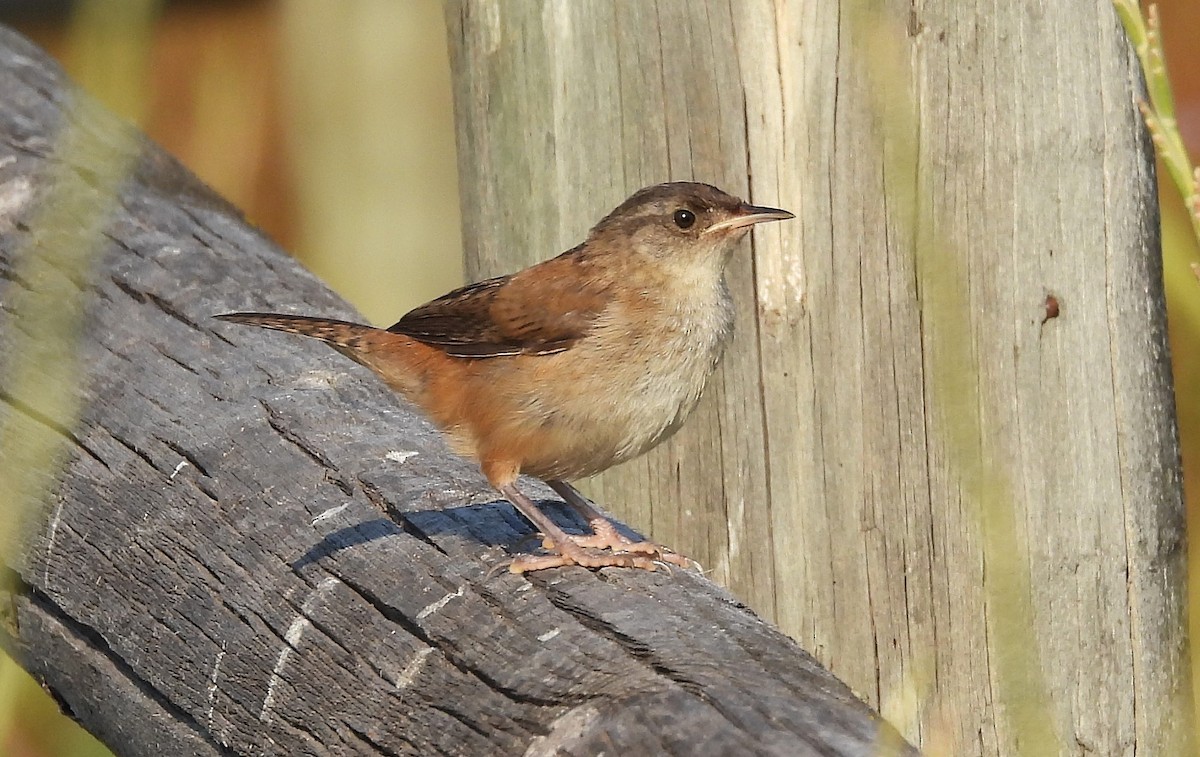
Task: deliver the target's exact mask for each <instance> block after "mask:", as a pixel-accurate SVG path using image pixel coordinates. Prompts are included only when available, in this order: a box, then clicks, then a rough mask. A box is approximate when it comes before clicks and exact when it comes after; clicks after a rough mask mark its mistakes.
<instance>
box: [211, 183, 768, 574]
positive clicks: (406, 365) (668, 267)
mask: <svg viewBox="0 0 1200 757" xmlns="http://www.w3.org/2000/svg"><path fill="white" fill-rule="evenodd" d="M788 218H792V214H791V213H789V212H787V211H786V210H778V209H776V208H766V207H759V206H756V205H748V204H746V203H744V202H742V201H741V200H739V199H738V198H736V197H733V196H731V195H729V194H726V193H725V192H723V191H721V190H720V189H717V188H716V187H713V186H709V185H708V184H698V183H692V182H675V183H670V184H658V185H656V186H652V187H646V188H645V189H642V190H640V191H638V192H636V193H635V194H634V195H633V196H632V197H630V198H629V199H628V200H626V201H625V202H623V203H621V204H620V205H619V206H617V208H616V209H615V210H613V211H612V212H611V213H609V214H608V215H607V216H605V217H604V218H603V219H602V220H601V221H600V222H599V223H597V224H596V225H595V226H594V227H593V228H592V230H591V231H590V232H589V233H588V236H587V239H586V240H585V241H584V242H583V243H582V244H580V245H579V246H577V247H574V248H572V249H570V250H568V251H566V252H564V253H562V254H561V255H559V256H558V257H555V258H552V259H550V260H546V261H544V262H541V263H538V264H537V265H534V266H532V267H530V268H526V269H525V270H523V271H519V272H517V273H514V274H510V275H508V276H499V277H497V278H493V279H487V280H485V281H480V282H478V283H475V284H470V285H468V286H465V287H462V288H461V289H456V290H454V291H453V292H450V293H449V294H446V295H444V296H442V297H439V298H437V299H436V300H433V301H432V302H429V303H427V304H425V305H422V306H420V307H418V308H416V309H415V310H413V311H411V312H410V313H408V314H407V315H405V316H404V317H403V318H401V319H400V320H399V321H398V322H397V323H396V324H395V325H394V326H392V327H391V328H388V329H379V328H374V327H372V326H365V325H361V324H356V323H347V322H345V321H336V320H330V319H326V318H310V317H307V316H296V315H283V314H276V313H228V314H225V315H220V316H217V317H218V318H221V319H224V320H227V321H235V322H237V323H245V324H252V325H255V326H262V327H264V328H268V329H276V330H278V331H287V332H291V333H293V334H301V335H303V336H308V337H313V338H316V339H320V340H321V341H323V342H325V343H326V344H328V345H330V346H331V347H333V349H335V350H337V351H338V352H340V353H342V354H343V355H345V356H346V357H348V358H350V359H351V360H354V361H355V362H357V363H360V364H362V365H364V366H366V367H367V368H369V369H371V370H372V371H374V372H375V373H376V374H378V375H379V377H380V378H382V379H383V381H384V382H385V383H386V384H387V385H388V386H390V387H391V388H392V389H394V390H395V391H397V392H399V393H400V394H402V395H403V396H404V397H405V398H407V399H408V400H410V401H411V402H413V403H414V404H416V405H417V406H418V407H420V408H421V409H422V410H423V411H424V412H425V414H426V415H428V416H429V418H431V419H432V420H433V422H434V423H435V424H437V426H438V427H439V428H441V430H442V431H443V432H444V433H445V434H446V435H447V436H448V437H449V439H450V442H451V444H452V446H453V447H454V449H455V450H456V451H458V452H460V453H462V454H464V455H466V456H468V457H471V458H473V459H474V460H476V461H478V463H479V465H480V467H481V468H482V469H483V473H484V475H485V476H487V479H488V481H489V482H491V484H492V486H494V487H496V489H497V490H498V491H499V492H500V493H501V494H502V495H504V497H505V498H506V499H507V500H508V501H509V502H511V503H512V504H513V506H515V507H516V508H517V510H519V511H520V512H521V513H522V514H523V515H524V516H525V517H526V518H528V519H529V520H530V521H531V522H532V523H533V524H534V525H535V526H536V527H537V529H538V530H539V531H541V533H542V536H543V538H544V542H543V546H544V548H545V550H546V552H547V553H548V554H542V555H523V556H519V557H517V558H516V559H515V560H514V561H513V562H512V564H511V566H510V569H511V570H513V571H514V572H522V571H529V570H539V569H542V568H550V567H557V566H562V565H582V566H585V567H589V568H598V567H605V566H626V567H635V568H645V569H649V570H654V568H655V564H656V562H659V561H665V562H670V563H675V564H677V565H687V564H690V561H688V560H686V558H683V557H682V556H680V555H678V554H676V553H674V552H671V551H670V550H668V549H666V548H665V547H661V546H659V545H657V544H653V543H651V542H645V541H643V542H635V541H632V540H630V539H627V538H626V537H624V536H623V535H621V534H620V533H618V532H617V530H616V528H615V527H614V526H613V524H612V523H611V522H610V521H608V520H607V519H606V518H605V517H604V516H603V515H601V514H600V513H599V512H598V511H597V510H596V509H595V508H594V507H592V505H591V504H590V503H589V502H588V501H587V499H585V498H584V497H583V496H582V495H581V494H579V493H578V492H577V491H576V490H575V489H574V488H573V487H572V486H571V485H570V484H568V483H567V481H568V480H572V479H577V478H583V477H587V476H591V475H594V474H596V473H599V472H600V471H603V470H605V469H607V468H609V467H611V466H613V465H616V464H618V463H622V462H625V461H626V460H630V459H632V458H634V457H637V456H638V455H641V454H642V453H644V452H646V451H647V450H649V449H651V448H652V447H654V446H655V445H657V444H659V443H660V442H662V441H663V440H664V439H666V438H668V437H669V436H671V434H673V433H675V431H676V430H677V429H678V428H679V427H680V425H681V424H682V423H683V421H684V419H686V418H687V416H688V414H689V413H691V411H692V409H693V408H694V407H695V406H696V402H697V401H698V400H699V398H700V393H701V392H702V391H703V390H704V384H705V382H706V381H707V380H708V377H709V376H710V375H711V374H712V372H713V370H714V369H715V368H716V366H717V362H718V361H719V360H720V358H721V354H722V352H723V351H724V349H725V344H726V343H727V342H728V341H729V337H730V334H731V332H732V328H733V302H732V300H731V299H730V295H729V287H728V286H727V284H726V282H725V265H726V263H727V262H728V261H729V258H730V255H731V254H732V252H733V250H734V247H735V245H736V243H737V241H738V240H739V239H741V238H742V237H743V236H744V235H745V234H746V232H747V231H749V229H750V227H751V226H753V225H754V224H757V223H762V222H764V221H781V220H785V219H788ZM521 473H525V474H528V475H531V476H534V477H536V478H539V479H542V480H543V481H545V482H546V483H547V484H549V485H550V487H551V488H552V489H553V490H554V491H555V492H557V493H558V494H559V495H561V496H562V497H563V498H564V500H566V502H567V503H568V504H570V505H571V506H572V507H574V508H575V509H576V510H578V511H579V512H580V513H581V514H582V515H583V517H584V518H585V519H586V520H587V521H588V523H589V525H590V526H591V528H592V533H591V534H587V535H584V536H577V535H571V534H567V533H565V532H564V531H563V530H562V529H561V528H559V527H558V525H556V524H555V523H554V521H552V520H551V519H550V518H549V517H547V516H546V515H545V514H544V513H543V512H542V511H541V510H540V509H538V507H537V505H535V504H534V503H533V502H532V501H531V500H530V499H529V498H528V497H526V496H525V495H524V494H523V493H521V491H520V490H519V489H518V488H517V476H518V475H519V474H521Z"/></svg>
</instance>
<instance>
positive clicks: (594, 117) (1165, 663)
mask: <svg viewBox="0 0 1200 757" xmlns="http://www.w3.org/2000/svg"><path fill="white" fill-rule="evenodd" d="M863 13H866V14H867V15H866V16H862V14H863ZM447 18H448V22H449V25H450V35H451V37H450V38H451V47H452V61H453V66H454V69H455V86H456V102H457V110H458V130H459V161H460V167H461V168H460V182H461V188H462V195H463V205H464V214H465V231H466V241H467V251H468V269H469V272H470V273H471V274H472V275H473V276H483V275H491V274H496V273H501V272H507V271H511V270H514V269H516V268H518V267H521V266H523V265H526V264H528V263H531V262H533V261H535V260H538V259H541V258H544V257H547V256H549V255H551V254H554V253H556V252H558V251H560V250H562V249H565V248H566V247H567V246H568V245H570V244H573V243H575V242H577V241H578V240H579V239H581V237H582V235H583V234H584V232H585V231H586V229H587V226H588V225H589V224H590V222H591V221H592V220H593V219H594V218H595V216H596V213H597V212H598V211H600V210H604V209H607V208H609V207H612V205H613V204H614V203H615V202H617V201H619V200H620V199H621V198H623V197H624V196H625V195H626V194H628V192H629V191H630V190H632V189H635V188H637V187H640V186H642V185H645V184H649V183H653V182H658V181H664V180H671V179H697V180H701V181H708V182H711V183H714V184H717V185H720V186H722V187H724V188H726V189H729V190H730V191H733V192H740V193H743V194H744V195H747V196H748V197H749V199H751V200H752V201H757V202H763V203H768V204H775V205H778V206H780V207H786V208H788V209H791V210H793V211H795V212H797V214H798V221H797V222H794V223H791V224H788V225H786V226H779V227H776V228H764V229H761V230H757V231H756V232H755V235H754V241H753V250H751V249H750V245H749V244H747V246H746V249H744V250H743V253H742V254H741V255H740V256H739V257H737V258H736V259H735V261H734V262H733V264H732V266H731V276H730V278H731V284H732V288H733V290H734V296H735V298H736V300H737V303H738V308H739V316H738V323H737V335H736V338H735V342H734V344H733V346H732V347H731V349H730V350H729V352H728V353H727V355H726V358H725V362H724V365H723V367H722V369H721V371H720V374H719V376H718V377H716V379H715V381H714V382H713V383H712V384H711V385H710V388H709V391H708V394H707V397H706V398H705V400H704V401H703V402H702V405H701V407H700V408H699V409H698V410H697V412H696V414H695V415H694V417H693V418H692V419H691V421H689V423H688V424H687V425H686V426H685V428H684V429H683V431H682V432H681V433H680V434H679V435H678V436H677V437H676V438H675V439H674V440H673V441H672V442H671V443H669V444H667V445H665V446H663V447H662V448H660V449H658V450H656V451H654V452H653V453H652V454H651V455H649V456H648V457H646V458H643V459H640V460H638V461H635V462H633V463H630V464H629V465H627V466H626V467H624V468H623V469H617V470H614V471H610V472H608V473H606V474H604V475H602V476H600V477H599V478H598V479H597V480H595V481H593V482H592V483H591V485H590V491H591V492H592V493H593V494H594V496H595V497H596V499H597V500H598V501H599V502H601V503H602V504H603V505H605V506H607V507H610V508H612V509H613V511H614V512H616V513H618V514H619V515H620V516H621V517H623V518H625V519H627V520H628V521H630V522H631V523H633V524H634V525H636V526H638V527H640V528H642V529H644V530H645V531H647V532H648V533H649V534H651V535H652V536H653V538H655V539H656V540H659V541H662V542H664V543H667V544H670V545H672V546H674V547H676V548H677V549H679V550H680V551H682V552H684V553H687V554H690V555H692V556H693V557H695V558H697V559H698V560H700V561H701V562H702V563H703V564H705V565H706V566H707V567H708V568H710V569H712V571H713V575H714V576H715V577H716V578H717V579H718V580H719V581H721V582H723V583H726V584H727V585H728V586H730V587H731V588H732V589H733V591H734V593H735V594H737V595H738V596H740V597H742V598H744V599H745V600H746V601H747V602H748V603H749V604H750V605H751V606H752V607H754V608H755V609H756V610H758V611H759V612H761V613H763V614H764V615H766V616H767V617H770V618H773V619H775V620H776V621H777V622H778V623H779V624H780V625H781V626H782V627H783V628H784V629H785V630H786V631H787V632H788V633H790V634H791V635H793V636H794V637H795V638H796V639H798V640H800V642H801V643H802V644H803V645H804V646H806V647H807V648H809V649H811V650H813V651H814V653H815V654H816V655H817V656H818V657H819V658H820V659H821V660H822V661H823V662H825V663H826V664H828V665H830V666H831V667H832V669H833V670H835V671H836V672H838V674H839V675H841V676H843V677H845V679H846V680H847V681H849V682H850V683H851V685H852V686H853V687H854V688H855V689H856V690H857V691H859V692H861V693H862V694H863V695H864V696H866V697H867V698H868V699H869V700H870V701H871V702H873V703H875V704H876V705H878V706H881V707H882V708H883V710H884V712H885V714H889V713H890V714H892V715H893V716H894V717H895V719H896V720H897V721H898V724H899V725H901V727H902V730H903V731H904V732H905V734H906V735H907V736H909V737H910V738H913V739H917V740H920V741H924V742H925V743H927V744H929V745H931V746H933V745H938V744H950V745H952V751H953V753H957V754H985V755H993V754H1015V753H1016V749H1017V745H1018V743H1019V742H1020V740H1021V738H1022V729H1023V728H1024V726H1023V725H1022V723H1023V722H1024V720H1023V718H1024V717H1025V715H1027V714H1030V713H1029V712H1028V711H1032V715H1031V717H1032V718H1033V719H1034V720H1039V719H1040V721H1039V722H1040V723H1041V725H1042V726H1046V727H1049V728H1051V729H1053V731H1054V732H1055V733H1056V734H1057V738H1058V739H1059V740H1060V742H1061V743H1063V744H1074V743H1078V744H1080V745H1082V747H1081V748H1084V749H1086V750H1090V751H1093V752H1095V753H1098V754H1121V753H1130V752H1131V751H1132V750H1134V749H1137V750H1138V751H1143V750H1144V751H1146V752H1147V753H1154V754H1167V753H1183V752H1176V751H1172V750H1174V749H1180V748H1184V745H1185V743H1186V742H1187V741H1188V739H1189V738H1190V726H1189V725H1187V723H1188V718H1187V717H1186V715H1187V714H1188V713H1190V684H1189V682H1188V663H1187V653H1186V634H1185V627H1184V618H1183V614H1182V601H1183V594H1184V592H1183V586H1184V540H1183V510H1182V505H1181V495H1180V488H1179V470H1178V450H1177V441H1176V432H1175V425H1174V419H1173V403H1172V396H1171V386H1170V375H1169V371H1168V361H1167V355H1166V342H1165V329H1164V319H1163V302H1162V288H1161V283H1160V272H1159V258H1158V248H1157V242H1158V239H1157V233H1158V232H1157V209H1156V199H1155V188H1154V181H1153V163H1152V157H1151V154H1150V150H1149V146H1148V143H1147V139H1146V134H1145V131H1144V129H1143V128H1142V125H1141V123H1140V121H1139V118H1138V115H1137V112H1136V110H1135V108H1134V107H1133V99H1134V97H1135V96H1136V93H1137V90H1138V79H1139V77H1138V74H1137V67H1136V60H1135V58H1134V56H1133V55H1132V54H1131V51H1130V50H1129V48H1128V45H1127V43H1126V41H1125V38H1124V35H1123V34H1122V31H1121V28H1120V24H1119V23H1118V21H1117V18H1116V16H1115V14H1114V13H1113V11H1112V9H1111V7H1110V5H1109V3H1108V2H1106V1H1104V0H1100V1H1099V2H1097V1H1096V0H1066V1H1065V2H1059V3H1053V4H1041V5H1038V6H1037V7H1036V8H1035V7H1033V6H1029V5H1026V4H1019V3H1018V4H1011V3H1010V4H1003V3H1001V4H992V5H988V6H986V7H985V6H974V5H970V4H966V5H964V4H963V3H960V2H952V1H951V0H936V1H935V2H926V3H921V4H919V5H916V6H914V5H911V4H910V3H908V2H877V3H869V2H860V3H850V4H840V5H839V4H834V3H821V2H803V1H801V0H784V1H782V2H773V3H768V2H746V3H734V4H730V3H721V2H683V1H682V0H679V1H677V2H672V1H670V0H663V1H662V2H655V3H649V2H647V3H642V2H639V3H627V2H618V1H616V0H593V1H592V2H549V1H541V0H525V1H524V2H504V3H493V2H466V1H464V0H452V1H451V2H449V3H448V6H447ZM856 18H857V19H858V20H856ZM864 18H865V19H866V21H864V20H863V19H864ZM879 19H882V20H883V22H882V24H881V25H874V24H876V22H877V21H878V20H879ZM864 24H866V25H868V26H870V28H864ZM872 34H882V35H883V36H882V37H878V36H875V37H872V36H871V35H872ZM881 40H882V41H883V42H886V43H887V44H885V45H883V47H884V48H887V47H888V45H891V46H894V47H897V48H898V49H899V50H900V51H901V54H900V55H899V56H897V57H896V59H895V61H892V62H894V63H896V64H897V65H896V67H895V68H896V70H895V71H893V72H892V73H893V74H894V75H895V77H896V81H898V83H899V87H898V89H897V91H895V92H883V93H881V92H879V91H877V90H873V89H872V87H873V84H872V76H871V73H870V72H871V69H872V65H873V62H872V60H871V56H873V55H875V54H878V53H880V52H881V50H880V49H879V48H877V47H876V46H875V45H874V44H873V42H879V41H881ZM875 81H876V84H877V83H878V77H877V78H876V80H875ZM893 97H899V98H900V99H901V100H902V101H904V102H906V103H912V104H913V105H912V110H911V113H912V120H911V122H902V123H901V124H900V125H901V127H902V128H903V129H905V131H904V133H905V134H908V135H909V136H908V137H906V139H911V140H912V144H913V146H914V148H913V150H912V160H911V161H909V162H906V161H905V160H904V159H901V160H896V155H897V153H898V152H903V151H904V150H903V148H902V146H901V147H898V146H897V140H895V139H893V138H892V137H891V136H889V131H888V130H889V129H890V128H893V127H894V126H895V124H894V123H891V122H888V115H887V114H888V108H887V107H881V102H886V101H887V100H888V99H889V98H893ZM899 110H900V112H902V113H905V114H907V113H909V112H910V110H909V109H908V106H906V105H903V104H902V106H901V107H900V108H899ZM899 141H900V142H901V143H902V142H903V141H904V140H903V139H901V140H899ZM903 157H904V156H903V155H902V156H901V158H903ZM897 166H899V167H900V169H901V172H900V175H896V169H897ZM898 198H899V201H897V200H898ZM889 200H890V201H889ZM528 219H536V222H531V221H529V220H528ZM932 244H937V245H939V247H940V249H942V250H944V251H945V252H946V254H948V255H950V256H951V257H950V258H948V259H949V260H951V261H953V265H952V266H950V267H949V269H948V270H941V269H942V268H944V267H943V266H939V265H936V261H937V260H938V258H936V257H929V256H923V251H924V249H925V246H926V245H932ZM939 291H948V292H951V293H955V295H954V296H956V297H959V296H961V298H962V299H961V303H962V305H963V307H962V308H961V309H960V311H958V312H954V313H952V314H951V316H952V317H951V318H950V319H948V320H947V319H946V318H945V317H944V316H945V312H942V311H944V308H943V309H942V311H939V309H938V307H937V303H938V302H939V301H941V302H943V303H944V302H945V301H946V300H944V299H942V300H938V297H937V296H936V294H937V292H939ZM958 355H966V356H968V357H969V360H967V361H965V362H964V364H962V365H961V366H955V365H950V366H947V361H948V360H950V359H951V358H954V356H958ZM955 371H957V373H955ZM938 376H948V377H950V380H948V381H940V380H939V379H938V378H937V377H938ZM970 398H973V400H974V401H971V402H967V403H965V404H964V402H963V400H964V399H970ZM964 431H965V432H966V433H965V434H964V433H963V432H964ZM964 439H966V443H963V440H964ZM989 482H991V483H996V482H999V483H1000V484H1002V485H1000V486H990V484H989ZM985 500H986V501H985ZM989 502H990V504H989ZM1018 610H1019V611H1018ZM1021 639H1028V640H1032V643H1031V644H1029V645H1024V646H1023V645H1022V644H1021V643H1020V640H1021ZM1010 663H1011V664H1010ZM1006 666H1007V667H1006ZM1014 671H1016V672H1014ZM910 693H911V694H913V695H914V698H915V701H917V702H919V703H920V707H919V708H915V709H914V708H911V707H905V706H904V704H903V703H904V702H905V701H906V699H905V698H906V695H907V694H910ZM1043 703H1044V704H1046V705H1047V706H1046V707H1045V708H1043V707H1042V706H1041V705H1042V704H1043ZM1026 725H1028V724H1027V723H1026ZM1033 730H1034V731H1035V732H1037V733H1043V732H1044V730H1039V728H1034V729H1033ZM1030 738H1031V734H1030V733H1029V732H1028V731H1026V732H1025V741H1024V742H1023V745H1024V746H1026V747H1028V746H1030V743H1029V739H1030ZM1041 748H1044V749H1047V750H1051V751H1053V750H1054V749H1055V747H1054V746H1053V745H1052V744H1042V745H1041Z"/></svg>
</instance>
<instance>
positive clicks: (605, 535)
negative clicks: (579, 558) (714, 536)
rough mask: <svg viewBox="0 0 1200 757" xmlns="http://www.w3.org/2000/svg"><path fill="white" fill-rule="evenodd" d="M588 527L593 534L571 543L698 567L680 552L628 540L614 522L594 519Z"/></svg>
mask: <svg viewBox="0 0 1200 757" xmlns="http://www.w3.org/2000/svg"><path fill="white" fill-rule="evenodd" d="M588 525H590V526H591V527H592V533H590V534H587V535H584V536H572V537H571V541H573V542H575V543H576V544H578V545H579V546H581V547H589V548H592V549H608V550H612V551H613V552H616V553H622V552H625V553H633V554H639V555H649V556H650V557H651V558H652V559H653V560H655V561H656V562H665V563H670V564H671V565H678V566H679V567H681V568H692V567H696V561H695V560H692V559H691V558H690V557H684V556H683V555H681V554H679V553H678V552H672V551H671V550H669V549H667V548H666V547H664V546H663V545H661V544H655V543H654V542H652V541H634V540H633V539H630V538H628V537H627V536H625V535H624V534H622V533H621V532H620V531H618V530H617V527H616V526H614V525H613V524H612V521H610V520H608V519H607V518H593V519H592V520H591V521H590V522H589V523H588Z"/></svg>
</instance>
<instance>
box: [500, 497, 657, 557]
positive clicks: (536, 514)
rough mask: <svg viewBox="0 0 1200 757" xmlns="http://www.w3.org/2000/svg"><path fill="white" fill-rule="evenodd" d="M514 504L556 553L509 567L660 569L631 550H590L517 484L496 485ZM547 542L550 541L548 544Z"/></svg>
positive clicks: (548, 548)
mask: <svg viewBox="0 0 1200 757" xmlns="http://www.w3.org/2000/svg"><path fill="white" fill-rule="evenodd" d="M496 488H497V489H499V490H500V493H501V494H503V495H504V498H505V499H507V500H508V501H509V502H511V503H512V505H513V507H515V508H517V510H518V511H520V513H521V514H522V515H524V516H525V517H526V518H528V519H529V521H530V522H531V523H533V525H534V526H536V527H537V529H538V530H539V531H541V532H542V536H544V537H545V541H544V542H543V544H544V545H545V547H546V549H547V550H549V551H550V552H553V553H554V554H549V555H522V556H520V557H518V558H516V559H515V560H513V561H512V564H511V565H509V567H508V569H509V570H511V571H512V572H513V573H525V572H527V571H531V570H543V569H545V568H559V567H562V566H564V565H580V566H583V567H585V568H607V567H619V568H642V569H643V570H656V567H655V565H654V560H653V559H651V558H650V557H648V556H646V555H644V554H634V553H630V552H602V551H599V550H597V549H589V548H588V547H586V546H584V545H581V544H579V543H578V542H577V541H576V539H577V538H578V537H572V536H571V535H570V534H568V533H567V532H566V531H563V530H562V529H561V528H559V527H558V525H557V524H556V523H555V522H554V521H552V520H550V518H549V516H547V515H546V514H545V513H543V512H542V511H541V509H540V508H538V506H537V505H535V504H534V503H533V500H531V499H529V497H526V496H525V495H524V494H522V493H521V491H520V490H519V489H517V486H516V484H515V483H512V482H510V483H507V484H503V485H501V486H498V487H496ZM546 542H549V543H548V544H547V543H546Z"/></svg>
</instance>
